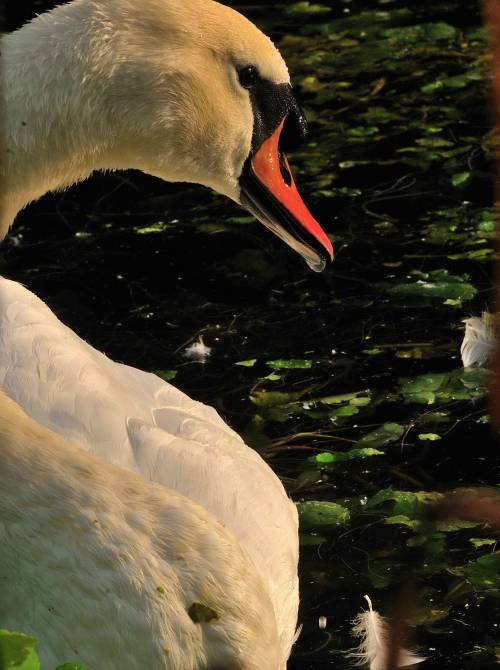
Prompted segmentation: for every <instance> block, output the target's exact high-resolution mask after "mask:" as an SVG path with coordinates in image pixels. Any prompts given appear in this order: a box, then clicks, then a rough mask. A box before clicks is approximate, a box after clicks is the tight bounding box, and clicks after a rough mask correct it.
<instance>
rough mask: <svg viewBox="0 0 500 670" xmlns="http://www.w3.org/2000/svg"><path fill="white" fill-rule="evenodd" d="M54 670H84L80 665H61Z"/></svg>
mask: <svg viewBox="0 0 500 670" xmlns="http://www.w3.org/2000/svg"><path fill="white" fill-rule="evenodd" d="M56 670H85V668H84V666H83V665H82V664H81V663H63V664H62V665H58V666H57V668H56Z"/></svg>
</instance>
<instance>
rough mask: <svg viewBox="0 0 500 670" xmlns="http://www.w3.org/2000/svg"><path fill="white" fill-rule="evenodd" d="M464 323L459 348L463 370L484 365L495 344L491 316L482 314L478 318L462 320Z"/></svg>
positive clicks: (487, 313) (486, 313)
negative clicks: (463, 332)
mask: <svg viewBox="0 0 500 670" xmlns="http://www.w3.org/2000/svg"><path fill="white" fill-rule="evenodd" d="M464 323H465V335H464V339H463V342H462V346H461V347H460V355H461V356H462V363H463V366H464V368H470V367H472V366H474V365H479V366H482V365H486V364H487V363H488V360H489V358H490V356H491V354H492V352H493V346H494V344H495V330H494V324H493V314H490V313H489V312H483V313H482V315H481V316H480V317H479V316H472V317H471V318H470V319H464Z"/></svg>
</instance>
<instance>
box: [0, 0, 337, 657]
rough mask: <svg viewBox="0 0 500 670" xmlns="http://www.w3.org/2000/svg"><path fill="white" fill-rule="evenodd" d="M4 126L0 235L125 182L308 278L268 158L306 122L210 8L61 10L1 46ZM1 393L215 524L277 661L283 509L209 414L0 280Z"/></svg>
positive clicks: (308, 242)
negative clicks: (207, 217) (263, 598)
mask: <svg viewBox="0 0 500 670" xmlns="http://www.w3.org/2000/svg"><path fill="white" fill-rule="evenodd" d="M0 46H1V53H2V57H1V58H2V64H1V65H2V69H1V71H2V76H3V77H4V78H5V81H4V82H3V86H0V94H1V95H2V96H3V97H4V100H3V107H2V109H3V115H4V122H5V127H6V130H7V133H6V138H5V143H6V147H5V149H6V152H5V154H4V155H5V160H4V161H3V162H2V163H1V164H0V171H1V172H0V180H1V187H2V190H1V199H0V233H1V234H5V233H6V231H7V229H8V227H9V226H10V224H11V223H12V221H13V219H14V218H15V216H16V214H17V212H18V211H19V210H20V209H21V208H22V207H23V206H25V205H26V204H27V203H28V202H30V201H31V200H34V199H36V198H38V197H40V196H41V195H42V194H43V193H45V192H46V191H48V190H54V189H59V188H64V187H66V186H68V185H70V184H72V183H73V182H75V181H77V180H79V179H84V178H85V177H87V176H88V175H89V174H90V172H92V170H95V169H120V168H130V167H134V168H138V169H141V170H143V171H145V172H148V173H151V174H153V175H157V176H159V177H161V178H163V179H165V180H167V181H194V182H198V183H201V184H204V185H206V186H210V187H212V188H214V189H215V190H217V191H219V192H220V193H223V194H226V195H227V196H229V197H230V198H232V199H234V200H236V201H237V202H240V203H241V204H242V205H244V206H245V207H246V208H248V209H249V210H250V211H251V212H253V213H254V214H255V216H256V217H257V218H258V219H259V220H260V221H261V222H262V223H264V225H265V226H267V227H268V228H270V229H271V230H273V232H275V233H276V234H277V235H278V236H279V237H281V238H282V239H283V240H284V241H285V242H286V243H287V244H289V245H290V246H291V247H293V248H294V249H295V250H297V251H298V252H299V253H301V254H302V255H303V257H304V258H305V260H306V261H307V263H308V264H309V266H310V267H311V268H313V269H315V270H321V269H322V268H323V267H324V264H325V262H326V260H327V259H329V258H331V256H332V253H333V252H332V247H331V244H330V241H329V239H328V237H327V236H326V235H325V234H324V232H323V231H322V230H321V228H320V227H319V225H318V224H317V223H316V221H315V220H314V219H313V218H312V216H311V215H310V214H309V212H308V211H307V209H306V208H305V205H304V203H303V202H302V200H301V199H300V196H299V194H298V192H297V189H296V187H295V184H294V182H293V179H292V177H291V174H290V171H289V167H288V162H287V159H286V157H285V155H284V154H283V152H282V148H283V147H285V146H286V145H289V144H290V143H291V142H292V140H293V139H294V136H297V137H298V138H299V139H300V136H301V135H303V133H304V130H305V121H304V118H303V116H302V114H301V112H300V109H299V107H298V105H297V103H296V101H295V99H294V97H293V93H292V89H291V87H290V83H289V76H288V72H287V69H286V66H285V64H284V62H283V60H282V58H281V56H280V55H279V53H278V51H277V50H276V49H275V47H274V46H273V45H272V43H271V41H270V40H269V39H268V38H266V37H265V36H264V35H263V34H262V33H261V32H260V31H259V30H258V29H257V28H255V26H253V25H252V24H251V23H249V22H248V21H246V20H245V19H244V18H243V17H241V16H240V15H239V14H237V13H236V12H234V11H233V10H231V9H230V8H228V7H224V6H223V5H219V4H217V3H216V2H212V1H211V0H193V1H192V2H190V3H187V4H186V3H183V2H181V1H180V0H143V2H141V3H136V2H135V1H133V0H74V1H73V2H71V3H69V4H66V5H63V6H60V7H58V8H56V9H54V10H52V11H50V12H47V13H46V14H43V15H41V16H39V17H37V18H36V19H35V20H33V21H32V22H31V23H29V24H27V25H26V26H25V27H23V28H22V29H20V30H19V31H17V32H15V33H13V34H12V35H8V36H6V37H4V38H3V39H2V41H1V44H0ZM0 302H1V306H0V338H1V339H0V341H1V350H0V357H1V361H0V368H1V372H0V384H1V385H2V386H3V388H4V389H5V390H6V392H7V393H8V395H9V396H10V397H11V398H13V399H14V400H15V401H17V402H18V403H19V404H20V405H21V406H22V407H23V408H24V409H25V410H26V411H27V412H28V413H29V414H30V415H31V416H32V417H33V418H34V419H36V420H37V421H39V422H40V423H41V424H43V425H45V426H47V427H49V428H51V429H53V430H54V431H56V432H58V433H60V434H61V435H63V436H64V437H66V438H68V439H70V440H71V441H72V442H74V443H75V444H77V445H79V446H82V447H83V448H85V449H88V450H91V451H93V452H94V453H95V454H97V455H98V456H100V457H101V458H104V459H106V460H109V461H112V462H113V463H115V464H119V465H122V466H123V467H126V468H128V469H130V470H134V471H136V472H139V473H141V474H142V475H144V476H145V477H147V478H149V479H152V480H154V481H158V482H160V483H162V484H164V485H166V486H168V487H171V488H173V489H175V490H176V491H179V492H180V493H183V494H185V495H186V496H187V497H189V498H191V499H192V500H194V501H195V502H198V503H199V504H201V505H202V506H203V507H204V508H205V509H207V510H208V511H209V512H210V513H212V514H213V515H214V516H215V518H216V519H218V520H219V521H221V522H222V523H224V524H225V525H227V527H228V529H229V530H230V531H232V532H233V533H234V534H235V536H236V538H237V539H238V541H239V542H240V544H241V546H242V547H243V549H244V550H245V551H247V552H248V554H249V555H250V557H251V558H252V560H253V562H254V565H255V566H256V568H257V570H258V571H259V574H260V576H261V578H262V579H263V582H264V585H265V588H266V589H267V592H268V593H269V595H270V599H271V602H272V605H273V607H274V612H275V616H276V621H277V628H278V635H279V638H280V644H281V653H282V656H283V658H285V659H286V658H287V657H288V655H289V653H290V648H291V645H292V643H293V638H294V631H295V626H296V620H297V608H298V580H297V560H298V533H297V513H296V509H295V507H294V505H293V504H292V503H291V501H290V500H289V499H288V497H287V496H286V493H285V491H284V489H283V487H282V485H281V483H280V482H279V480H278V479H277V477H276V476H275V475H274V474H273V472H272V471H271V469H270V468H269V467H268V466H267V465H266V464H265V463H264V461H262V459H260V457H259V456H258V455H257V454H256V453H254V452H253V451H252V450H251V449H249V448H248V447H247V446H246V445H245V444H244V443H243V442H242V440H241V439H240V438H239V437H238V436H237V435H236V434H235V433H234V432H233V431H232V430H231V429H230V428H228V427H227V426H226V425H225V424H224V422H223V421H222V420H221V419H220V417H219V416H218V415H217V413H216V412H215V410H213V409H211V408H208V407H205V406H203V405H201V404H199V403H196V402H194V401H191V400H189V398H187V397H186V396H185V395H184V394H182V393H181V392H180V391H177V390H176V389H175V388H173V387H172V386H171V385H169V384H166V383H165V382H163V381H161V380H160V379H158V378H157V377H155V376H153V375H150V374H147V373H144V372H141V371H139V370H135V369H134V368H130V367H127V366H124V365H120V364H117V363H113V362H112V361H109V360H108V359H106V358H105V357H104V356H103V355H102V354H99V353H98V352H96V351H95V350H94V349H92V348H91V347H90V346H89V345H87V344H85V343H84V342H82V341H81V340H80V339H79V338H78V337H77V336H76V335H74V334H73V333H71V331H69V330H68V329H67V328H65V327H64V326H63V325H62V324H60V323H59V322H58V320H57V319H56V318H55V317H54V315H53V314H51V312H50V310H48V309H47V308H46V307H45V306H44V305H43V303H41V301H39V300H37V299H36V298H35V297H34V296H33V295H32V294H30V293H29V292H28V291H26V290H25V289H23V288H22V287H21V286H20V285H17V284H15V283H14V282H8V281H7V280H3V281H2V282H1V296H0Z"/></svg>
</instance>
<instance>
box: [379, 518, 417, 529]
mask: <svg viewBox="0 0 500 670" xmlns="http://www.w3.org/2000/svg"><path fill="white" fill-rule="evenodd" d="M384 523H386V524H389V525H392V526H395V525H400V526H408V528H411V529H412V530H416V529H418V528H419V527H420V522H419V521H416V520H415V519H410V517H408V516H406V515H405V514H395V515H394V516H388V517H387V518H385V519H384Z"/></svg>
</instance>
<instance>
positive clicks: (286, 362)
mask: <svg viewBox="0 0 500 670" xmlns="http://www.w3.org/2000/svg"><path fill="white" fill-rule="evenodd" d="M312 364H313V362H312V361H311V360H309V359H305V358H290V359H285V358H278V359H276V360H274V361H267V362H266V365H268V366H269V367H270V368H272V369H273V370H307V369H309V368H312Z"/></svg>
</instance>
